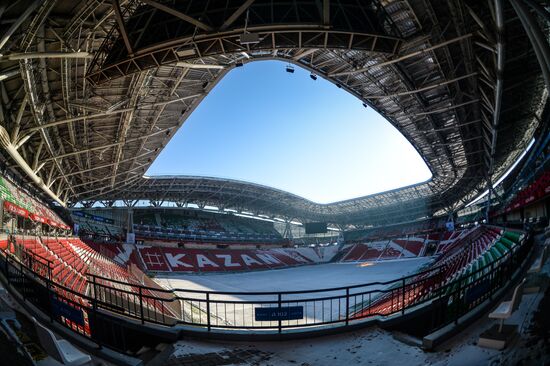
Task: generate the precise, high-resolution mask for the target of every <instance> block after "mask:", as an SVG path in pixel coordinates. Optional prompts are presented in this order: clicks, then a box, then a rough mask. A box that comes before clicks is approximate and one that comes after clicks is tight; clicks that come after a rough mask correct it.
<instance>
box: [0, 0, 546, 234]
mask: <svg viewBox="0 0 550 366" xmlns="http://www.w3.org/2000/svg"><path fill="white" fill-rule="evenodd" d="M528 3H535V5H536V4H537V2H536V1H531V0H529V1H526V2H524V1H523V0H509V1H508V0H506V1H504V0H503V1H496V2H495V4H497V5H498V6H493V3H492V2H484V1H476V0H470V1H465V0H449V1H427V0H405V1H404V0H395V1H394V0H370V1H355V0H322V1H321V0H319V1H314V0H301V1H290V0H288V1H285V0H278V1H272V0H223V1H222V0H212V1H202V0H183V1H161V0H128V1H119V0H113V1H102V0H94V1H88V0H80V1H75V0H71V1H68V0H44V1H40V0H35V1H32V0H19V1H15V2H13V3H12V4H11V5H8V6H4V7H0V14H1V15H0V16H1V18H0V20H4V19H5V20H6V22H3V23H2V25H0V37H1V38H0V53H2V58H1V72H0V74H1V75H0V79H1V80H2V81H1V82H0V84H1V88H2V89H1V92H2V98H1V107H2V110H1V113H0V116H1V118H2V124H1V125H2V127H1V128H0V142H1V144H2V146H3V147H4V148H5V149H4V150H5V151H4V153H5V156H6V158H7V159H9V160H8V161H9V166H10V168H11V169H12V170H13V171H15V172H19V173H20V174H21V175H22V176H23V177H25V179H27V180H28V181H29V183H32V184H34V185H36V186H38V187H40V188H41V189H42V190H43V191H44V193H45V194H46V195H47V196H48V197H49V198H50V199H52V200H54V201H57V202H58V203H59V204H62V205H69V206H71V205H75V204H77V203H79V202H80V203H86V204H89V203H90V202H96V201H105V202H112V201H114V200H124V201H125V202H128V204H129V205H131V204H132V202H135V201H137V200H151V201H154V202H163V201H170V202H176V203H178V204H181V203H188V202H193V203H197V204H199V205H200V206H204V205H214V206H218V207H223V208H233V209H237V210H244V211H250V212H254V213H262V214H267V215H283V216H285V217H287V218H300V219H302V220H323V221H328V222H333V223H353V222H372V223H376V222H378V223H384V222H386V223H388V222H398V221H406V220H412V219H417V218H423V217H430V216H433V215H444V214H447V213H449V212H453V211H456V210H458V209H460V208H461V207H463V206H464V205H465V204H467V203H468V202H469V201H471V200H472V198H473V197H475V196H477V195H478V194H480V193H481V192H483V191H484V190H485V189H487V187H490V186H491V184H492V182H494V181H496V180H497V179H498V178H499V177H500V176H502V174H504V172H505V171H506V170H507V169H508V168H509V167H510V166H511V165H512V164H513V162H514V161H515V160H516V158H517V157H518V156H519V155H520V154H521V153H522V151H523V150H524V149H525V147H526V146H527V145H528V144H529V142H530V141H531V140H532V139H533V138H538V137H539V134H540V133H541V129H540V127H541V126H542V125H543V124H544V122H543V121H545V120H546V118H547V116H546V115H547V112H548V111H547V109H548V106H547V90H546V88H545V78H544V76H545V74H544V73H543V72H542V71H541V67H540V65H539V62H538V60H539V59H540V58H541V55H539V54H537V52H538V51H537V50H538V48H535V47H533V46H532V43H531V40H535V39H537V38H539V39H540V37H544V38H548V29H547V25H544V24H543V22H542V21H541V19H539V18H538V16H539V15H538V14H540V13H537V12H535V10H536V8H535V7H530V6H529V4H528ZM524 23H529V24H531V25H536V27H534V28H532V29H535V28H536V29H535V30H531V31H530V32H531V33H527V32H526V30H525V27H524ZM535 33H536V34H535ZM265 59H276V60H283V61H285V62H289V63H292V64H295V65H297V66H299V67H303V68H305V69H307V70H310V71H311V72H312V73H315V74H316V75H318V76H320V77H323V78H325V79H327V80H328V81H330V82H332V83H334V84H335V85H337V86H338V87H341V88H342V89H345V90H346V91H348V92H349V93H350V94H352V95H353V96H355V97H357V98H358V99H360V100H361V101H362V102H363V103H365V104H366V105H368V106H369V107H371V108H374V109H375V110H376V111H378V112H379V113H380V114H381V115H382V116H384V117H385V118H386V119H387V120H388V121H389V122H390V123H392V125H394V126H395V127H396V128H397V129H398V130H399V131H400V132H401V133H402V134H403V135H404V136H405V137H406V138H407V139H408V140H409V141H410V142H411V144H412V145H413V146H414V147H415V149H416V150H417V151H418V152H419V154H420V155H421V156H422V158H423V159H424V161H425V162H426V164H427V166H428V167H429V169H430V170H431V172H432V175H433V177H432V179H431V180H429V181H428V182H424V183H420V184H416V185H413V186H408V187H404V188H401V189H397V190H392V191H389V192H383V193H379V194H374V195H369V196H366V197H359V198H356V199H352V200H346V201H342V202H336V203H332V204H316V203H313V202H310V201H308V200H305V199H303V198H301V197H297V196H295V195H292V194H290V193H286V192H281V191H279V190H276V189H272V188H269V187H264V186H259V185H256V184H251V183H246V182H239V181H233V180H227V179H217V178H206V177H187V176H181V177H144V173H145V171H146V170H147V168H148V167H149V166H150V164H151V163H152V162H153V160H154V159H155V158H156V156H158V154H159V153H160V152H161V150H162V149H163V147H164V146H166V144H167V143H168V142H169V141H170V138H171V137H172V136H173V135H174V133H175V132H176V131H177V130H178V128H179V127H180V126H181V125H182V124H183V123H184V122H185V120H186V119H187V117H188V116H189V115H190V114H191V113H192V112H193V110H194V109H195V108H196V107H197V105H198V104H199V103H200V102H201V101H202V100H203V98H204V97H205V96H206V95H207V94H208V92H209V91H210V90H212V88H214V87H215V85H216V83H217V82H218V81H219V80H221V78H223V77H224V76H225V75H226V74H227V73H228V72H230V71H231V70H232V69H233V68H235V67H239V66H241V65H242V64H244V63H247V62H254V61H256V60H265Z"/></svg>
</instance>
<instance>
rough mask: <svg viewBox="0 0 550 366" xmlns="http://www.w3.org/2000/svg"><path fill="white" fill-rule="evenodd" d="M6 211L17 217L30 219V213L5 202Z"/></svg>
mask: <svg viewBox="0 0 550 366" xmlns="http://www.w3.org/2000/svg"><path fill="white" fill-rule="evenodd" d="M4 209H5V210H6V211H8V212H11V213H12V214H14V215H17V216H23V217H29V211H27V210H25V209H24V208H21V207H19V206H17V205H14V204H13V203H11V202H9V201H4Z"/></svg>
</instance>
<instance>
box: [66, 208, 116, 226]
mask: <svg viewBox="0 0 550 366" xmlns="http://www.w3.org/2000/svg"><path fill="white" fill-rule="evenodd" d="M72 214H73V215H75V216H79V217H84V218H86V219H90V220H94V221H97V222H103V223H105V224H111V225H112V224H114V223H115V220H113V219H108V218H106V217H103V216H97V215H92V214H89V213H87V212H84V211H73V212H72Z"/></svg>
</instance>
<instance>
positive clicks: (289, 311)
mask: <svg viewBox="0 0 550 366" xmlns="http://www.w3.org/2000/svg"><path fill="white" fill-rule="evenodd" d="M254 318H255V319H256V321H257V322H269V321H273V320H297V319H303V318H304V307H303V306H286V307H276V308H255V309H254Z"/></svg>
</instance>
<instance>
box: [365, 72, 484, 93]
mask: <svg viewBox="0 0 550 366" xmlns="http://www.w3.org/2000/svg"><path fill="white" fill-rule="evenodd" d="M475 75H477V72H473V73H471V74H468V75H464V76H459V77H456V78H454V79H451V80H447V81H443V82H440V83H436V84H432V85H428V86H425V87H422V88H419V89H415V90H409V91H405V92H399V93H394V94H388V95H365V96H363V98H366V99H382V98H393V97H401V96H404V95H411V94H416V93H421V92H424V91H427V90H430V89H435V88H438V87H440V86H444V85H447V84H451V83H454V82H456V81H460V80H463V79H467V78H469V77H472V76H475Z"/></svg>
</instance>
